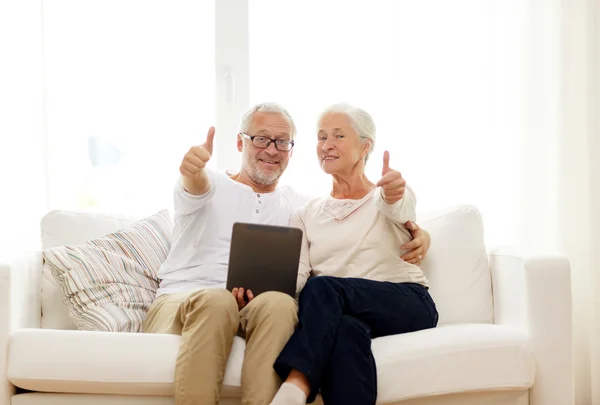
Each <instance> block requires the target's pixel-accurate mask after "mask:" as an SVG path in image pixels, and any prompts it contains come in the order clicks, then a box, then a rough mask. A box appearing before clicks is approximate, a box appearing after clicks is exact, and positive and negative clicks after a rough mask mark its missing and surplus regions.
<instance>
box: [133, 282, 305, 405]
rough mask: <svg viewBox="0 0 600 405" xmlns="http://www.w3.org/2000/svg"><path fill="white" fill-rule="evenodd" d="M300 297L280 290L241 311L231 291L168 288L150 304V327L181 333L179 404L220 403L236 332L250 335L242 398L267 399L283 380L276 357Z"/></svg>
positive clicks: (253, 403)
mask: <svg viewBox="0 0 600 405" xmlns="http://www.w3.org/2000/svg"><path fill="white" fill-rule="evenodd" d="M297 311H298V310H297V305H296V301H295V300H294V299H293V298H292V297H290V296H289V295H286V294H282V293H279V292H266V293H263V294H260V295H258V296H257V297H256V298H254V299H253V300H252V301H250V303H248V305H246V307H244V308H243V309H242V310H241V311H239V310H238V305H237V301H236V300H235V298H234V297H233V295H232V293H231V292H230V291H227V290H225V289H204V290H199V291H192V292H184V293H176V294H166V295H161V296H160V297H158V298H157V299H156V300H155V302H154V303H153V304H152V305H151V307H150V310H149V311H148V315H147V317H146V320H145V322H144V331H145V332H148V333H169V334H177V335H181V345H180V348H179V355H178V357H177V363H176V366H175V405H217V404H218V402H219V397H220V393H221V387H222V385H223V377H224V375H225V366H226V365H227V359H228V358H229V353H230V352H231V345H232V344H233V337H234V336H235V335H236V334H237V333H238V330H239V331H241V332H242V333H243V334H244V335H245V337H246V351H245V354H244V363H243V366H242V404H243V405H268V404H269V403H270V402H271V400H272V399H273V397H274V396H275V393H276V392H277V390H278V389H279V386H280V384H281V380H280V379H279V377H278V376H277V374H276V373H275V371H274V369H273V363H274V362H275V359H276V358H277V356H278V355H279V353H280V352H281V350H282V349H283V347H284V346H285V344H286V343H287V341H288V339H289V338H290V337H291V336H292V334H293V332H294V328H295V326H296V323H297V321H298V316H297Z"/></svg>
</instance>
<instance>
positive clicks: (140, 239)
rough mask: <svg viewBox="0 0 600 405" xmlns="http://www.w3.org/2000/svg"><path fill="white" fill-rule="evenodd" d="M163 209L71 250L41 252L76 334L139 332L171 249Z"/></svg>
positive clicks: (167, 218)
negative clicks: (74, 326) (90, 332)
mask: <svg viewBox="0 0 600 405" xmlns="http://www.w3.org/2000/svg"><path fill="white" fill-rule="evenodd" d="M172 231H173V223H172V221H171V218H170V215H169V212H168V211H167V210H163V211H160V212H159V213H157V214H155V215H152V216H150V217H148V218H145V219H143V220H141V221H139V222H136V223H134V224H132V225H130V226H128V227H125V228H123V229H121V230H119V231H117V232H114V233H111V234H108V235H105V236H102V237H99V238H96V239H93V240H90V241H87V242H85V243H82V244H79V245H76V246H62V247H55V248H50V249H46V250H44V252H43V256H44V260H45V261H46V263H47V264H48V265H49V267H50V269H51V271H52V275H53V276H54V278H55V279H56V281H57V282H58V283H59V285H60V287H61V290H62V293H63V295H64V296H65V304H66V305H67V306H68V308H69V315H70V316H71V318H72V319H73V321H74V322H75V324H76V325H77V328H78V329H82V330H96V331H106V332H139V331H141V330H142V323H143V321H144V319H145V317H146V313H147V312H148V308H149V307H150V304H151V303H152V301H153V300H154V297H155V295H156V290H157V289H158V285H159V279H158V275H157V272H158V269H159V267H160V265H161V264H162V263H163V262H164V261H165V259H166V258H167V254H168V253H169V249H170V248H171V235H172Z"/></svg>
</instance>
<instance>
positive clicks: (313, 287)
mask: <svg viewBox="0 0 600 405" xmlns="http://www.w3.org/2000/svg"><path fill="white" fill-rule="evenodd" d="M336 281H337V277H331V276H316V277H312V278H310V279H308V281H307V282H306V285H305V286H304V288H303V289H302V292H301V294H308V293H321V292H324V291H330V290H332V289H333V288H334V285H335V283H336Z"/></svg>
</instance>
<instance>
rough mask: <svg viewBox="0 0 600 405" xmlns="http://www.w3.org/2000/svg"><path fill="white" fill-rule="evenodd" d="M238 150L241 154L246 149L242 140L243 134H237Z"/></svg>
mask: <svg viewBox="0 0 600 405" xmlns="http://www.w3.org/2000/svg"><path fill="white" fill-rule="evenodd" d="M237 148H238V151H240V152H241V151H242V149H244V140H243V139H242V135H241V134H237Z"/></svg>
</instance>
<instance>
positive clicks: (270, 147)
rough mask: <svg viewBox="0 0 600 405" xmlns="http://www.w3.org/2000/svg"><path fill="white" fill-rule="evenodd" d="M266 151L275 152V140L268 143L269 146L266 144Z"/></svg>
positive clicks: (273, 153)
mask: <svg viewBox="0 0 600 405" xmlns="http://www.w3.org/2000/svg"><path fill="white" fill-rule="evenodd" d="M265 150H266V151H267V152H268V153H270V154H271V155H275V154H277V153H278V152H279V151H278V150H277V147H276V146H275V142H271V143H270V144H269V146H267V148H266V149H265Z"/></svg>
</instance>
